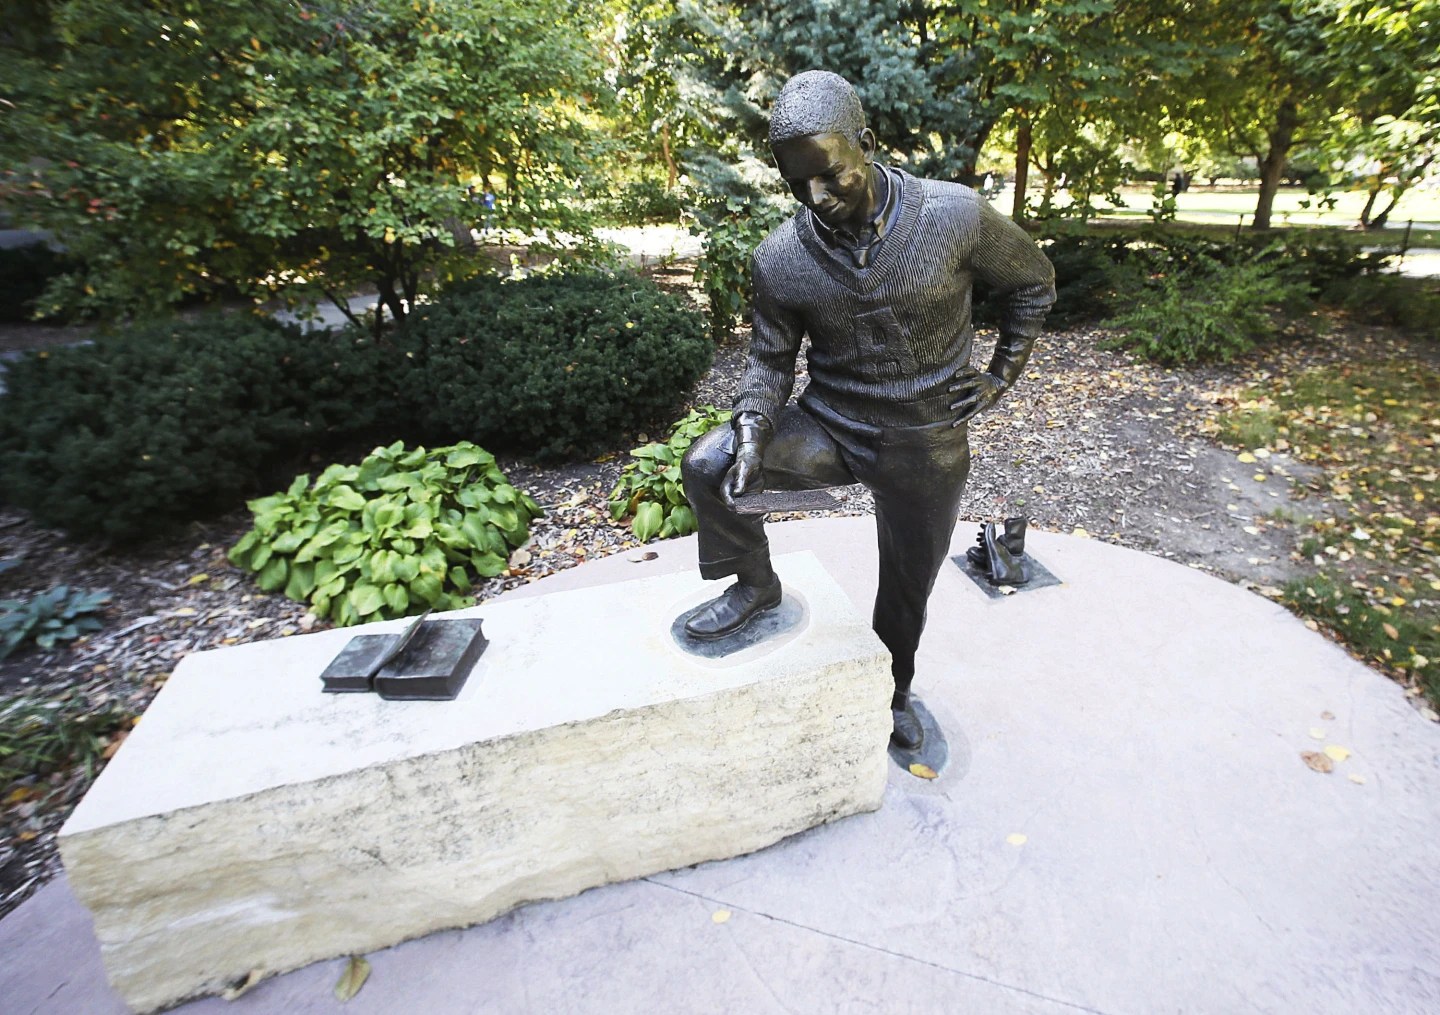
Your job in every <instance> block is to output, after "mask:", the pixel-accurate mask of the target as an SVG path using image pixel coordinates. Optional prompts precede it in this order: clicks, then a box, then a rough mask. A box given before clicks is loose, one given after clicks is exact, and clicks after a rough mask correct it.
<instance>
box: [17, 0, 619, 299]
mask: <svg viewBox="0 0 1440 1015" xmlns="http://www.w3.org/2000/svg"><path fill="white" fill-rule="evenodd" d="M48 8H49V9H48V10H47V11H46V13H47V14H48V15H50V17H51V18H52V19H53V22H54V25H55V29H56V30H55V32H54V35H53V37H52V38H50V39H48V40H43V41H41V42H25V41H23V40H21V41H17V40H16V39H15V38H12V37H11V36H10V35H9V33H6V34H5V35H0V95H5V96H7V97H13V98H12V99H11V101H13V102H14V103H15V105H14V107H13V108H11V109H7V111H6V115H5V116H4V117H3V118H0V168H3V167H4V165H6V164H8V165H9V167H10V169H9V175H8V178H7V177H5V176H3V175H0V190H4V191H6V194H5V195H4V196H6V197H8V198H10V200H8V201H7V202H6V203H7V205H8V206H9V208H10V209H11V210H12V211H13V213H14V214H15V215H16V217H17V220H20V221H25V222H28V223H33V224H36V225H40V226H43V227H45V228H47V229H49V230H50V231H51V232H52V233H53V234H54V235H55V236H56V237H57V238H58V239H59V240H60V241H61V242H62V243H63V244H64V245H65V247H66V248H67V249H68V250H70V251H72V252H73V253H75V254H76V255H77V257H79V259H80V261H81V263H83V265H84V271H83V273H81V274H78V275H77V276H76V277H75V278H73V279H72V280H71V282H70V283H68V284H64V285H61V286H58V287H57V288H56V289H55V291H54V295H55V297H56V298H57V299H60V300H63V301H64V302H66V303H67V304H69V305H71V306H80V307H85V308H87V309H91V310H94V311H95V312H97V313H100V314H103V315H106V316H109V317H111V318H119V317H122V316H124V315H125V314H127V313H130V312H154V311H157V310H160V309H163V308H164V307H165V306H168V305H171V304H174V303H176V302H178V301H179V300H181V299H183V298H186V297H187V296H189V295H192V294H200V295H203V296H218V295H223V294H225V293H226V292H233V291H236V290H238V291H242V292H245V293H249V294H253V295H256V296H262V297H263V296H268V295H271V293H272V292H274V291H280V292H281V293H282V294H283V295H285V296H286V297H287V298H291V297H293V298H296V299H299V298H301V294H312V295H311V297H310V298H312V299H320V298H321V297H322V294H326V293H327V292H328V293H335V294H337V295H339V294H342V293H344V292H347V291H349V290H351V289H353V288H356V287H358V286H360V285H363V284H373V285H375V286H376V287H377V288H378V289H379V294H380V298H381V302H382V304H383V305H384V306H385V308H386V310H387V311H388V312H390V313H391V314H392V315H394V316H397V317H398V316H402V315H403V314H404V313H405V312H406V310H405V308H406V305H407V302H408V303H413V302H414V300H415V298H416V297H417V295H419V294H420V292H421V291H422V290H423V289H424V288H425V286H426V285H427V284H429V283H428V279H430V278H431V277H432V272H433V273H435V274H436V275H438V276H439V277H444V276H447V275H450V274H454V273H457V272H459V273H464V272H466V271H468V270H473V267H471V262H473V257H469V256H465V257H460V256H457V252H456V247H457V243H459V244H460V245H461V246H463V245H465V244H466V243H467V242H468V228H469V226H470V225H472V224H474V216H475V215H476V211H475V207H474V205H473V204H471V203H470V202H469V201H468V200H467V195H466V187H467V185H471V184H474V185H476V186H477V188H483V189H486V190H491V191H493V192H494V193H496V195H497V196H498V198H499V203H498V206H497V209H496V212H495V213H494V215H493V216H492V218H493V219H494V220H495V224H496V225H498V226H499V227H500V228H505V229H514V230H517V231H520V232H523V233H526V234H549V235H550V236H551V237H552V238H553V235H554V234H555V233H556V232H560V231H563V232H564V233H567V234H582V235H583V234H584V233H585V232H586V231H587V228H588V226H587V222H588V219H587V215H586V213H585V211H584V209H583V207H582V206H581V205H580V204H579V203H578V202H576V201H574V200H573V199H572V198H573V195H574V193H575V190H576V187H577V185H578V184H579V182H580V181H581V180H582V179H583V177H584V176H585V175H586V174H587V173H588V172H589V171H590V170H591V168H592V162H593V154H594V152H595V150H596V148H597V145H598V142H597V139H596V135H595V134H594V132H593V128H592V126H591V124H592V123H593V121H594V120H595V114H596V112H597V111H598V108H597V107H601V106H603V102H604V99H605V97H606V92H607V89H606V85H605V79H604V77H603V75H602V74H601V73H600V66H599V62H598V52H597V49H596V47H595V46H593V45H592V44H591V43H590V41H589V39H588V38H587V31H588V29H589V27H590V25H591V21H592V14H591V12H590V9H589V5H586V4H582V3H580V2H579V0H544V2H539V3H535V2H528V0H487V2H485V3H471V4H442V3H437V2H435V0H419V2H416V0H323V2H322V0H299V2H297V0H255V2H253V3H248V4H233V3H218V4H201V3H196V2H188V3H184V4H181V5H179V6H178V7H177V5H174V4H148V3H146V4H142V3H135V2H126V0H122V2H118V3H117V2H111V0H56V2H55V3H53V4H50V5H48ZM297 280H304V281H306V282H308V283H310V284H308V285H305V286H300V287H296V286H292V285H291V283H292V282H294V281H297Z"/></svg>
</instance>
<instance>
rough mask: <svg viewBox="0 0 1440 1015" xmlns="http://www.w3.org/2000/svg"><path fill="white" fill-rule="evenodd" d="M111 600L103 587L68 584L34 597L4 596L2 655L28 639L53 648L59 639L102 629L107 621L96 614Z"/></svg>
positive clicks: (0, 622)
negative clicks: (88, 588)
mask: <svg viewBox="0 0 1440 1015" xmlns="http://www.w3.org/2000/svg"><path fill="white" fill-rule="evenodd" d="M109 601H110V593H109V592H107V591H105V590H103V589H102V590H100V591H98V592H86V591H84V590H83V589H74V590H72V589H71V588H70V586H68V585H56V586H55V587H54V588H52V589H50V590H49V591H47V592H42V593H40V594H39V595H38V596H33V597H31V598H30V599H5V600H0V659H4V658H5V657H6V656H8V655H10V653H12V652H14V651H15V650H16V649H17V648H19V647H20V646H21V645H22V644H24V643H25V642H27V641H33V642H35V644H37V645H39V646H40V647H41V648H43V649H51V648H54V647H55V644H56V642H62V641H74V640H75V639H76V638H79V637H80V636H81V635H82V634H88V633H90V632H91V631H98V630H100V628H102V627H104V626H105V625H104V621H102V620H101V619H100V618H99V617H97V616H96V614H97V613H99V612H100V611H101V610H102V609H104V607H105V604H106V603H108V602H109Z"/></svg>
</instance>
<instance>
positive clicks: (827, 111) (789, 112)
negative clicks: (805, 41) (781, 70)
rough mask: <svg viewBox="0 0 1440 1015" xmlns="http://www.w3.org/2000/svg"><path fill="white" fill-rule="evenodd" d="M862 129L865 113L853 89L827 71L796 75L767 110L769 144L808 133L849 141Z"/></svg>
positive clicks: (847, 83) (837, 75)
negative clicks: (768, 110) (840, 136)
mask: <svg viewBox="0 0 1440 1015" xmlns="http://www.w3.org/2000/svg"><path fill="white" fill-rule="evenodd" d="M864 129H865V110H864V109H863V108H862V107H861V105H860V96H858V95H856V94H855V89H854V87H853V86H852V85H851V84H850V82H848V81H846V80H845V79H844V78H842V77H841V76H840V75H839V74H832V73H831V72H830V71H828V70H807V71H805V73H803V74H796V75H795V76H794V77H793V78H791V79H790V80H789V81H787V82H785V87H784V88H782V89H780V94H779V96H778V97H777V98H776V99H775V105H774V106H772V107H771V109H770V143H771V144H772V145H774V144H776V143H778V142H780V141H789V140H790V139H791V138H797V137H808V136H809V135H811V134H843V135H845V136H846V137H847V138H849V139H850V140H851V141H854V140H856V139H857V138H859V137H860V132H861V131H862V130H864Z"/></svg>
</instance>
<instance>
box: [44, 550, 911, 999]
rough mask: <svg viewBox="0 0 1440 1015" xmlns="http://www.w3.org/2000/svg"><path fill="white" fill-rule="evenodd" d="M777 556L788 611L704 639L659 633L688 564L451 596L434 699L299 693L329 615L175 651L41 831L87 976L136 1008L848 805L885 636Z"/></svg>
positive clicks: (761, 839)
mask: <svg viewBox="0 0 1440 1015" xmlns="http://www.w3.org/2000/svg"><path fill="white" fill-rule="evenodd" d="M777 565H778V566H779V569H780V572H781V574H783V575H784V576H785V580H786V587H787V592H788V593H789V594H791V595H795V596H797V597H799V598H800V600H801V601H802V602H803V603H804V605H805V607H806V609H807V611H808V616H807V618H806V620H805V622H804V623H803V624H801V625H800V626H799V627H798V628H796V629H795V630H794V631H792V632H789V633H788V634H786V635H782V636H780V637H778V638H776V639H775V640H773V641H770V642H766V643H763V644H760V645H757V646H753V647H751V648H749V649H746V650H745V651H744V652H741V653H739V654H737V655H735V656H731V657H728V658H724V659H703V658H697V657H694V656H690V655H687V654H685V653H683V652H682V651H681V650H680V649H679V648H677V647H676V646H675V644H674V642H673V641H672V640H671V637H670V633H669V624H670V620H671V618H673V617H674V616H676V615H677V614H678V613H680V612H681V611H683V610H685V609H687V608H689V607H690V606H692V605H694V604H695V603H697V602H700V601H701V600H703V599H704V598H706V597H708V596H709V595H713V594H715V593H716V592H717V591H718V590H719V588H720V587H721V586H720V584H719V583H712V584H709V585H707V584H705V583H702V582H701V581H700V580H699V579H698V578H697V577H694V576H693V575H689V574H680V575H666V576H660V577H656V578H650V579H644V580H639V581H634V582H628V583H624V584H621V585H611V586H608V587H601V588H590V589H581V590H576V591H571V592H559V593H553V594H551V595H548V596H540V597H535V598H531V599H518V600H514V601H510V602H503V603H494V604H488V605H484V606H480V607H476V608H474V609H472V610H464V611H459V612H458V613H456V614H452V616H479V617H482V618H483V619H484V621H485V633H486V635H487V636H488V637H489V638H490V642H491V644H490V648H489V649H488V650H487V652H486V654H485V655H484V656H483V657H482V658H481V660H480V662H479V664H478V666H477V667H476V668H475V670H474V671H473V673H472V675H471V677H470V679H469V681H468V683H467V684H466V685H465V688H464V690H463V691H462V692H461V694H460V697H459V698H457V699H456V700H455V701H451V702H428V701H414V702H410V701H406V702H396V701H383V700H381V699H379V698H378V697H376V696H374V695H369V694H335V695H332V694H323V693H322V692H321V690H320V680H319V676H318V675H319V673H320V671H321V670H322V669H324V667H325V665H326V663H327V662H328V661H329V660H330V659H331V658H332V657H333V656H334V655H335V654H336V653H337V652H338V651H339V650H340V648H341V647H342V646H343V645H344V643H345V642H346V641H347V640H348V639H349V638H351V637H353V636H354V635H355V634H356V633H357V631H356V629H350V630H346V631H327V632H323V633H320V634H314V635H309V636H304V637H294V638H287V639H280V640H276V641H271V642H265V643H259V644H253V645H244V646H238V647H235V648H228V649H221V650H218V651H213V652H202V653H197V654H195V655H192V656H190V657H188V658H187V659H185V660H184V661H183V662H182V663H181V664H180V666H179V668H178V669H177V670H176V671H175V674H174V676H173V677H171V679H170V681H169V682H168V683H167V684H166V685H165V687H164V689H163V690H162V691H161V692H160V694H159V695H158V696H157V698H156V700H155V702H154V704H153V705H152V706H151V708H150V709H149V711H147V712H146V714H145V717H144V719H143V720H142V721H141V722H140V724H139V725H138V726H137V727H136V729H135V731H134V733H133V734H132V735H131V736H130V738H129V739H128V740H127V741H126V743H125V745H124V747H123V748H122V749H121V750H120V752H119V753H118V754H117V755H116V757H115V758H114V760H113V761H112V762H111V763H110V765H109V767H107V768H106V770H105V771H104V773H102V775H101V776H100V778H99V779H98V780H97V782H96V783H95V785H94V787H93V788H92V789H91V791H90V793H89V794H88V795H87V796H86V797H85V799H84V800H83V801H82V802H81V804H80V806H79V807H78V808H77V809H76V810H75V813H74V814H73V815H72V817H71V818H70V820H69V821H68V822H67V823H66V825H65V827H64V828H63V829H62V830H61V835H60V851H61V855H62V858H63V859H64V862H65V867H66V870H67V872H68V873H69V877H70V883H71V884H72V886H73V887H74V889H75V891H76V893H77V894H78V895H79V897H80V898H81V900H82V901H84V902H85V904H86V905H87V906H88V907H89V908H90V909H91V911H92V913H93V914H94V918H95V929H96V934H97V936H98V938H99V939H100V942H101V950H102V953H103V956H104V959H105V965H106V969H107V971H108V973H109V976H110V979H111V982H112V983H113V984H114V986H115V988H116V989H117V990H118V991H119V992H120V994H121V995H122V996H123V997H124V998H125V1000H126V1002H127V1003H128V1004H130V1005H131V1006H132V1007H133V1008H135V1009H136V1010H138V1011H150V1010H154V1009H156V1008H159V1007H163V1006H166V1005H170V1004H173V1003H175V1002H177V1001H179V1000H182V999H184V998H186V997H190V996H193V995H196V994H201V993H209V992H214V991H217V990H219V989H221V988H223V987H224V986H226V985H227V984H229V983H231V982H233V981H235V980H237V979H240V978H242V977H244V976H246V975H247V974H248V973H250V972H251V971H253V970H259V971H261V972H263V973H265V974H269V973H275V972H280V971H284V970H288V969H293V968H296V967H298V966H302V965H305V964H307V963H310V962H314V961H316V960H319V959H323V958H330V957H334V956H339V955H347V954H357V953H362V952H368V951H373V950H376V949H379V948H383V947H386V946H389V945H392V944H395V943H397V942H400V941H403V940H406V939H408V938H412V937H416V936H419V935H422V934H427V933H430V932H432V931H435V930H440V929H443V928H452V927H462V926H468V925H471V924H475V923H479V922H483V921H485V920H489V919H491V918H492V917H495V916H497V915H499V914H501V913H504V912H506V911H507V910H509V909H511V908H513V907H515V906H517V905H520V904H522V903H525V902H528V901H533V900H538V899H554V898H561V897H564V896H568V895H572V894H574V893H576V892H580V891H583V890H584V889H586V888H590V887H594V886H596V885H603V884H606V883H609V882H613V881H619V880H624V879H629V878H636V877H641V876H644V875H648V874H653V873H656V872H658V871H663V870H668V869H672V868H676V867H682V866H686V865H690V864H695V863H699V862H701V861H705V860H714V859H720V858H724V857H731V856H736V855H739V854H742V853H747V852H751V851H753V850H757V849H760V848H762V847H764V846H767V845H769V844H771V843H773V842H776V841H777V840H779V839H781V838H783V837H785V836H787V835H791V834H793V833H795V832H798V831H801V830H803V829H805V828H809V827H811V826H813V825H816V824H819V823H822V822H825V821H831V820H834V819H836V818H839V817H842V816H845V815H848V814H853V813H857V812H860V811H867V810H873V809H875V808H876V807H878V806H879V804H880V799H881V793H882V790H883V787H884V783H885V775H886V764H887V761H886V754H885V745H886V741H887V737H888V734H889V730H890V714H889V704H888V702H889V697H890V691H891V682H890V674H889V657H888V655H887V654H886V653H885V650H884V648H883V646H882V645H881V644H880V642H879V641H878V639H876V638H875V636H874V634H873V633H872V632H871V631H870V629H869V626H868V624H867V623H866V622H865V621H864V620H862V619H861V618H860V617H859V616H858V615H857V613H856V611H855V609H854V607H853V606H852V605H851V603H850V601H849V600H848V599H847V598H846V596H845V594H844V593H843V592H842V591H841V590H840V588H839V587H838V586H837V585H836V584H835V583H834V581H833V580H832V579H831V578H830V577H829V575H827V574H826V573H825V571H824V569H823V568H821V566H820V565H819V563H818V562H817V561H816V560H815V558H814V557H813V556H812V555H811V554H809V553H801V554H791V555H788V556H787V557H784V558H781V560H780V561H778V562H777ZM401 624H402V622H394V623H390V624H386V625H372V626H370V627H367V628H363V629H361V630H364V631H366V632H374V631H385V630H387V629H395V628H398V627H399V626H401Z"/></svg>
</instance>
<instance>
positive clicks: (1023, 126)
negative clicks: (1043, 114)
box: [1010, 113, 1030, 222]
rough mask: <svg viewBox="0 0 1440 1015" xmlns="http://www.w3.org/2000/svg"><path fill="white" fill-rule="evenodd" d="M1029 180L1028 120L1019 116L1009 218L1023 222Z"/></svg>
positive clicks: (1026, 117) (1022, 115)
mask: <svg viewBox="0 0 1440 1015" xmlns="http://www.w3.org/2000/svg"><path fill="white" fill-rule="evenodd" d="M1029 180H1030V118H1029V117H1028V116H1026V115H1025V114H1024V113H1021V114H1020V129H1019V130H1017V131H1016V132H1015V206H1014V210H1013V211H1011V213H1010V217H1011V218H1013V219H1014V220H1015V221H1016V222H1024V221H1025V187H1026V184H1028V183H1029Z"/></svg>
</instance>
